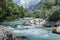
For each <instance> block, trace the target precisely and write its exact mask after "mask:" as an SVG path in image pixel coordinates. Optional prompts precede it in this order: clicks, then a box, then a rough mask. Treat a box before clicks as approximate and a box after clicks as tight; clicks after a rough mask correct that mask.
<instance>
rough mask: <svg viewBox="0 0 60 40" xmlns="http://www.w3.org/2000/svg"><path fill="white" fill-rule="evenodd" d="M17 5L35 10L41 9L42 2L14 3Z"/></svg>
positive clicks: (30, 0) (18, 1)
mask: <svg viewBox="0 0 60 40" xmlns="http://www.w3.org/2000/svg"><path fill="white" fill-rule="evenodd" d="M13 2H15V3H17V4H18V5H19V6H23V7H24V8H26V9H29V10H33V9H35V8H38V6H39V7H40V2H41V0H16V1H13Z"/></svg>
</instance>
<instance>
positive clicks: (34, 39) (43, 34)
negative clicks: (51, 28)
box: [14, 28, 60, 40]
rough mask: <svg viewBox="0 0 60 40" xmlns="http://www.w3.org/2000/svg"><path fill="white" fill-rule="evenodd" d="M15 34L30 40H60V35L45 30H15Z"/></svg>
mask: <svg viewBox="0 0 60 40" xmlns="http://www.w3.org/2000/svg"><path fill="white" fill-rule="evenodd" d="M14 33H17V34H23V35H24V36H26V37H27V38H28V39H29V40H60V35H57V34H53V33H51V32H48V31H47V30H45V29H42V28H40V29H38V28H34V29H28V30H14Z"/></svg>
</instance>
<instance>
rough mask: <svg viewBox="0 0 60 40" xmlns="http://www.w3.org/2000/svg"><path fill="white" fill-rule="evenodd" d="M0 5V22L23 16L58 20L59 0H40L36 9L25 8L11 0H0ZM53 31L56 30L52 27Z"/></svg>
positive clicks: (59, 18) (59, 17) (59, 14)
mask: <svg viewBox="0 0 60 40" xmlns="http://www.w3.org/2000/svg"><path fill="white" fill-rule="evenodd" d="M0 5H1V6H0V23H1V22H8V21H13V20H16V19H19V18H24V17H32V18H43V19H45V20H48V21H55V22H56V21H58V20H59V21H60V0H41V3H40V5H39V7H38V9H33V10H27V9H25V8H23V7H22V6H19V5H17V4H16V3H14V2H13V1H12V0H0ZM59 24H60V23H59ZM52 30H53V29H52ZM54 31H56V30H55V29H54ZM54 31H53V32H54Z"/></svg>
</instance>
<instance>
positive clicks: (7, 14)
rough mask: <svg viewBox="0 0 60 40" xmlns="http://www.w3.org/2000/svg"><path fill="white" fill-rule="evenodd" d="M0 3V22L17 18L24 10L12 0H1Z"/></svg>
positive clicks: (21, 15) (22, 14)
mask: <svg viewBox="0 0 60 40" xmlns="http://www.w3.org/2000/svg"><path fill="white" fill-rule="evenodd" d="M0 5H1V6H0V22H1V21H11V20H14V19H18V18H20V17H23V16H24V13H25V12H26V10H25V9H23V7H22V6H21V7H20V6H18V5H17V4H15V3H13V2H12V0H1V1H0Z"/></svg>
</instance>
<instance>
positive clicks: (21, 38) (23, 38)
mask: <svg viewBox="0 0 60 40" xmlns="http://www.w3.org/2000/svg"><path fill="white" fill-rule="evenodd" d="M15 39H19V40H27V38H26V37H25V36H16V37H15Z"/></svg>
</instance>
